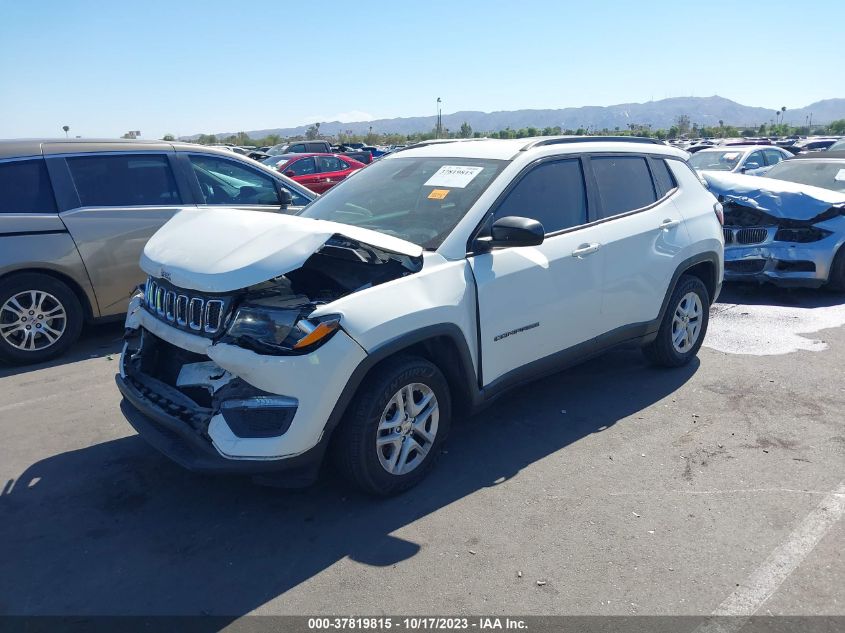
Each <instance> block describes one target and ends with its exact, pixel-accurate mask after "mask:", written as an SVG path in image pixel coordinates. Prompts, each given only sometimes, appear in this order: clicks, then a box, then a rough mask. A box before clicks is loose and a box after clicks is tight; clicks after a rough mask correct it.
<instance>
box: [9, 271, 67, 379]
mask: <svg viewBox="0 0 845 633" xmlns="http://www.w3.org/2000/svg"><path fill="white" fill-rule="evenodd" d="M30 290H35V291H37V292H44V293H48V294H49V295H51V296H52V297H53V298H55V300H56V301H57V302H58V303H59V304H61V306H62V308H63V309H64V314H65V319H64V323H62V325H61V327H62V328H63V329H62V330H61V334H60V335H59V336H58V338H57V339H56V340H55V342H53V343H52V344H50V345H45V346H43V347H41V348H39V349H34V350H31V351H30V350H25V349H19V348H17V347H15V346H14V345H13V344H12V343H10V342H9V341H8V340H7V339H6V336H3V333H2V331H3V328H2V325H4V324H5V325H9V324H11V323H13V322H14V321H13V320H12V319H13V314H12V313H11V312H10V311H9V310H5V311H3V310H2V308H3V306H4V305H5V304H6V302H7V301H8V300H9V299H10V298H12V297H14V296H16V295H18V294H19V293H22V292H27V291H30ZM50 301H51V302H50V304H49V305H51V306H52V305H53V303H52V300H50ZM23 305H24V307H28V306H27V305H26V304H23ZM82 322H83V312H82V305H81V304H80V303H79V299H78V298H77V297H76V295H75V294H74V292H73V291H72V290H71V289H70V288H68V286H67V285H66V284H64V283H62V282H61V281H59V280H58V279H55V278H54V277H51V276H49V275H44V274H41V273H20V274H18V275H11V276H9V277H7V278H5V279H3V280H2V281H0V359H2V360H5V361H7V362H9V363H12V364H14V365H28V364H31V363H41V362H44V361H47V360H50V359H52V358H56V357H57V356H60V355H61V354H63V353H64V352H66V351H67V349H68V348H69V347H70V346H71V345H72V344H73V343H74V342H75V341H76V340H77V339H78V338H79V333H80V332H81V331H82ZM40 323H44V321H43V320H42V321H41V322H40ZM52 323H53V324H54V325H55V326H56V327H59V323H61V321H60V320H56V321H53V322H52ZM38 326H39V327H40V324H39V325H38ZM5 331H6V332H7V331H8V328H5ZM44 336H45V335H43V334H41V335H39V341H40V343H39V344H43V342H44Z"/></svg>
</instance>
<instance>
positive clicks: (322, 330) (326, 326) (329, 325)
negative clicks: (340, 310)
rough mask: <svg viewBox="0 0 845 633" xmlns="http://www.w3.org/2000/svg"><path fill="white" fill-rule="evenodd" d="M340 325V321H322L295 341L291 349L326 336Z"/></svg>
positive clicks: (306, 345)
mask: <svg viewBox="0 0 845 633" xmlns="http://www.w3.org/2000/svg"><path fill="white" fill-rule="evenodd" d="M339 327H340V321H324V322H323V323H320V324H319V325H318V326H317V327H315V328H314V329H313V330H311V331H310V332H309V333H308V334H306V335H305V336H303V337H302V338H301V339H299V340H298V341H297V342H296V345H294V346H293V349H302V348H303V347H308V346H309V345H313V344H314V343H316V342H317V341H320V340H322V339H324V338H326V337H327V336H328V335H329V334H331V333H332V332H334V331H335V330H336V329H337V328H339Z"/></svg>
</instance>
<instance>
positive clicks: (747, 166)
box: [742, 162, 760, 173]
mask: <svg viewBox="0 0 845 633" xmlns="http://www.w3.org/2000/svg"><path fill="white" fill-rule="evenodd" d="M752 169H760V163H755V162H751V163H745V166H744V167H743V168H742V172H743V173H745V172H746V171H751V170H752Z"/></svg>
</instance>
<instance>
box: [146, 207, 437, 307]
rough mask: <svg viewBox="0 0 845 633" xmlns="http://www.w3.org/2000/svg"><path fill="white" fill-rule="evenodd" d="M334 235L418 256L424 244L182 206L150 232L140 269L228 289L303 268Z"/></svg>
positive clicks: (276, 216) (182, 282)
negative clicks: (177, 211)
mask: <svg viewBox="0 0 845 633" xmlns="http://www.w3.org/2000/svg"><path fill="white" fill-rule="evenodd" d="M335 235H340V236H343V237H345V238H347V239H349V240H353V241H355V242H358V243H360V244H361V245H362V246H369V247H374V248H376V249H379V250H380V251H385V252H387V253H393V254H397V255H402V256H405V257H406V258H407V257H410V258H412V259H414V260H419V261H421V260H422V247H420V246H417V245H416V244H412V243H411V242H406V241H405V240H402V239H399V238H396V237H391V236H389V235H385V234H384V233H379V232H377V231H371V230H369V229H363V228H360V227H355V226H350V225H346V224H338V223H336V222H328V221H326V220H313V219H311V218H303V217H299V216H293V215H285V214H282V213H272V212H267V211H244V210H240V209H229V208H220V207H218V208H215V209H185V210H183V211H180V212H179V213H178V214H176V215H175V216H174V217H173V218H172V219H171V220H170V221H169V222H168V223H167V224H165V225H164V226H163V227H161V229H159V231H158V232H157V233H156V234H155V235H153V236H152V238H151V239H150V240H149V242H147V245H146V246H145V247H144V252H143V254H142V255H141V268H142V269H143V270H144V272H146V273H148V274H150V275H152V276H154V277H163V278H164V279H168V280H169V281H171V282H172V283H173V284H174V285H176V286H179V287H180V288H190V289H193V290H200V291H203V292H231V291H233V290H239V289H241V288H247V287H249V286H253V285H255V284H258V283H261V282H263V281H267V280H268V279H272V278H273V277H277V276H279V275H284V274H286V273H288V272H290V271H292V270H296V269H297V268H299V267H301V266H302V265H303V264H304V263H305V261H306V260H307V259H308V258H309V257H311V255H313V254H314V253H315V252H316V251H318V250H319V249H320V248H321V247H322V246H323V245H324V244H325V243H326V241H327V240H329V239H330V238H332V237H333V236H335Z"/></svg>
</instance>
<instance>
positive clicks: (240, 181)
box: [189, 154, 293, 206]
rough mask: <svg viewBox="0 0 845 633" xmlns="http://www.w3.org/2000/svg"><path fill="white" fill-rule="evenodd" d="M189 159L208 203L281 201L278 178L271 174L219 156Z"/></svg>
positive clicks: (259, 203)
mask: <svg viewBox="0 0 845 633" xmlns="http://www.w3.org/2000/svg"><path fill="white" fill-rule="evenodd" d="M189 159H190V161H191V165H192V166H193V168H194V174H195V175H196V177H197V182H198V183H199V186H200V191H201V192H202V195H203V199H204V201H205V204H233V205H241V204H250V205H252V204H256V205H261V204H266V205H272V206H279V205H280V204H281V201H280V200H279V193H278V191H277V189H276V181H275V180H273V178H271V177H270V176H268V175H267V174H263V173H261V172H259V171H257V170H255V169H252V168H251V167H249V166H247V165H244V164H242V163H240V162H236V161H233V160H227V159H225V158H218V157H217V156H202V155H199V154H191V155H190V156H189ZM291 193H293V192H291Z"/></svg>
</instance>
